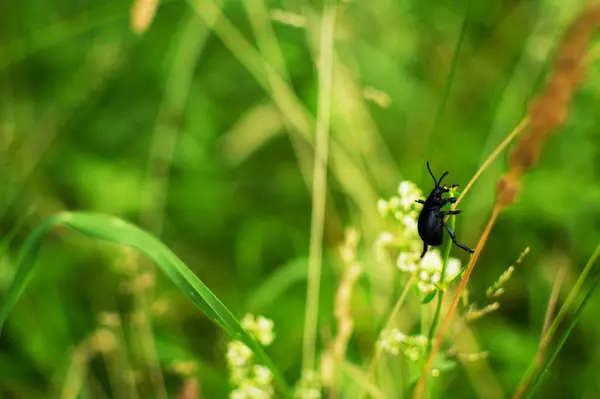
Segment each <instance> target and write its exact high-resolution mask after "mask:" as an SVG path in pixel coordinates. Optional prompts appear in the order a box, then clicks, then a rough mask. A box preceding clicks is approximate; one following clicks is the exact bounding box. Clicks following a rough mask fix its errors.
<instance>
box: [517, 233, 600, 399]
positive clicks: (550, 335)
mask: <svg viewBox="0 0 600 399" xmlns="http://www.w3.org/2000/svg"><path fill="white" fill-rule="evenodd" d="M598 256H600V244H598V246H597V247H596V249H595V250H594V253H593V254H592V256H591V257H590V259H589V260H588V262H587V264H586V265H585V267H584V268H583V271H582V272H581V274H580V275H579V278H578V279H577V282H576V283H575V285H574V286H573V289H572V290H571V292H569V295H568V296H567V299H566V300H565V303H564V304H563V306H562V307H561V308H560V311H559V312H558V314H557V315H556V317H555V318H554V321H553V322H552V324H551V325H550V328H548V332H547V333H546V335H544V337H543V339H542V341H541V342H540V345H539V347H540V348H545V347H547V346H548V344H549V343H550V340H552V338H553V337H554V334H556V330H557V329H558V326H559V325H560V323H561V321H562V319H563V318H564V316H565V314H566V313H567V311H568V310H569V309H570V308H571V304H572V302H573V301H574V300H575V297H576V296H577V295H578V294H579V292H580V291H581V287H582V286H583V282H584V281H585V278H586V277H587V275H588V274H589V272H590V270H591V269H592V266H593V265H594V263H596V260H597V259H598ZM536 364H537V355H536V356H534V358H533V359H532V360H531V362H530V363H529V367H528V368H527V370H526V371H525V375H523V378H522V379H521V382H520V383H519V387H518V388H517V390H516V392H515V394H514V395H513V399H517V398H519V397H521V394H522V393H523V392H524V391H525V387H526V386H527V384H528V383H529V381H530V379H531V377H532V376H533V373H534V372H535V369H536Z"/></svg>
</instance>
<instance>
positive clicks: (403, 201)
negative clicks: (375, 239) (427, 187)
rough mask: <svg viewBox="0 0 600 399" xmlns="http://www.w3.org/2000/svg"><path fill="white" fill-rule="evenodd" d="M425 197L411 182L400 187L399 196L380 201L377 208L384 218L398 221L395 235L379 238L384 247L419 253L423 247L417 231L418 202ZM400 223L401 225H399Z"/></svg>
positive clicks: (404, 182) (387, 233) (390, 234)
mask: <svg viewBox="0 0 600 399" xmlns="http://www.w3.org/2000/svg"><path fill="white" fill-rule="evenodd" d="M422 197H423V193H422V192H421V190H419V188H418V187H417V186H416V185H415V184H414V183H413V182H410V181H403V182H401V183H400V185H399V186H398V195H397V196H393V197H392V198H390V199H389V200H387V201H386V200H383V199H380V200H379V202H378V203H377V208H378V210H379V213H380V214H381V215H382V216H384V217H385V216H390V215H391V216H392V217H393V218H394V219H395V220H396V223H395V224H396V226H397V231H396V233H395V234H392V233H390V232H384V233H382V234H381V236H380V237H379V244H380V245H382V246H390V245H391V246H394V247H396V248H398V249H400V250H401V251H403V252H405V251H408V252H417V251H419V247H420V246H421V241H420V239H419V233H418V231H417V218H418V217H419V212H420V209H421V208H420V207H421V205H419V204H418V203H417V202H416V200H418V199H419V198H422ZM398 222H399V223H398Z"/></svg>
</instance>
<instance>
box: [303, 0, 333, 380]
mask: <svg viewBox="0 0 600 399" xmlns="http://www.w3.org/2000/svg"><path fill="white" fill-rule="evenodd" d="M335 15H336V3H335V1H333V0H329V1H327V2H326V3H325V9H324V12H323V20H322V25H321V29H322V31H321V45H320V60H319V61H320V62H319V110H318V116H317V128H316V133H315V134H316V140H315V158H314V171H313V173H314V175H313V177H314V178H313V201H312V203H313V209H312V216H311V231H310V249H309V263H308V281H307V301H306V315H305V323H304V339H303V348H302V369H303V370H304V371H309V370H313V369H314V367H315V357H316V354H315V346H316V335H317V322H318V316H319V289H320V284H321V269H322V259H321V258H322V252H323V230H324V225H325V206H326V189H327V158H328V152H329V127H330V126H329V124H330V117H331V93H332V86H333V60H334V32H335Z"/></svg>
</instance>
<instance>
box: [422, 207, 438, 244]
mask: <svg viewBox="0 0 600 399" xmlns="http://www.w3.org/2000/svg"><path fill="white" fill-rule="evenodd" d="M417 227H418V230H419V236H420V237H421V240H423V241H424V242H425V243H426V244H427V245H432V246H438V245H442V241H443V238H444V235H443V230H442V228H443V226H442V225H441V224H440V221H439V218H438V217H437V214H436V211H435V210H433V209H423V211H422V212H421V214H420V215H419V221H418V224H417Z"/></svg>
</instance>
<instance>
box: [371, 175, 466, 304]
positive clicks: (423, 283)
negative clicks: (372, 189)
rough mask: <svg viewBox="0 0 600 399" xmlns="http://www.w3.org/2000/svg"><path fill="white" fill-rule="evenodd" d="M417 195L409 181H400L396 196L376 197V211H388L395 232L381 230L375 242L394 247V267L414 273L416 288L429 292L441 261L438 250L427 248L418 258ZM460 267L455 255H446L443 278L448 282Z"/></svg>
mask: <svg viewBox="0 0 600 399" xmlns="http://www.w3.org/2000/svg"><path fill="white" fill-rule="evenodd" d="M418 199H423V193H422V191H421V190H420V189H419V188H418V187H417V186H416V185H415V184H414V183H413V182H410V181H403V182H401V183H400V185H399V187H398V196H393V197H392V198H391V199H390V200H388V201H386V200H383V199H381V200H379V202H378V204H377V207H378V209H379V213H380V214H381V215H382V216H389V215H392V216H393V218H394V219H395V221H396V223H395V224H396V225H397V227H398V228H397V232H396V234H393V233H390V232H384V233H382V234H381V235H380V236H379V240H378V246H379V247H380V248H382V247H388V248H390V247H391V248H394V249H395V250H397V251H398V252H399V253H398V257H397V259H396V264H397V265H398V268H399V269H400V270H401V271H403V272H406V273H410V274H411V275H414V276H416V278H417V280H418V282H417V286H418V288H419V290H420V291H422V292H423V293H429V292H431V291H433V290H435V289H436V285H438V284H439V283H440V282H441V281H442V278H441V277H442V266H443V261H442V257H441V255H440V252H439V250H437V249H431V248H430V249H429V251H427V253H426V254H425V256H424V257H423V259H420V257H421V252H422V250H423V242H422V241H421V239H420V237H419V232H418V230H417V219H418V217H419V212H420V211H421V209H422V205H420V204H418V203H417V202H416V200H418ZM398 222H400V223H398ZM460 268H461V265H460V261H459V260H458V259H455V258H449V259H448V264H447V265H446V272H445V276H444V281H445V282H448V281H450V280H452V279H453V278H454V277H456V276H457V275H458V273H459V272H460Z"/></svg>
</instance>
